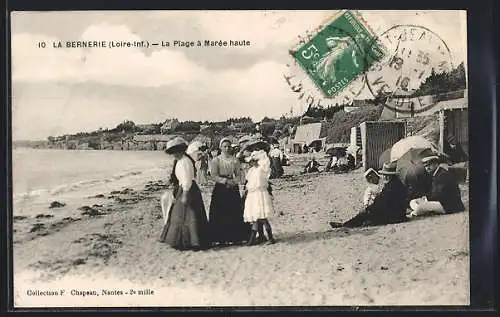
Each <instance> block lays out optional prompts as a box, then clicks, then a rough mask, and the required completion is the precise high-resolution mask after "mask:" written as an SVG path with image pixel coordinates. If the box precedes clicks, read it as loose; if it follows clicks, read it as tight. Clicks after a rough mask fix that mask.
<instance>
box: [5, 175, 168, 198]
mask: <svg viewBox="0 0 500 317" xmlns="http://www.w3.org/2000/svg"><path fill="white" fill-rule="evenodd" d="M157 170H159V169H158V168H153V169H151V170H148V171H128V172H121V173H119V174H115V175H112V176H110V177H106V178H100V179H88V180H82V181H78V182H75V183H70V184H62V185H59V186H57V187H55V188H51V189H47V188H41V189H35V190H32V191H29V192H24V193H18V194H14V195H13V198H14V199H27V198H33V197H39V196H44V195H49V196H53V195H60V194H64V193H70V192H75V191H77V190H79V189H81V188H82V187H88V186H95V185H101V184H105V183H112V182H115V181H118V180H121V179H124V178H126V177H131V176H137V175H141V174H144V173H146V172H155V171H157Z"/></svg>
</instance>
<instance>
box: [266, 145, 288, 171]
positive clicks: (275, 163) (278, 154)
mask: <svg viewBox="0 0 500 317" xmlns="http://www.w3.org/2000/svg"><path fill="white" fill-rule="evenodd" d="M269 157H270V159H271V179H274V178H280V177H281V176H283V174H284V170H283V166H282V162H283V152H282V151H281V150H280V146H279V144H273V146H272V149H271V150H270V151H269Z"/></svg>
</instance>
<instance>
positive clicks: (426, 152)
mask: <svg viewBox="0 0 500 317" xmlns="http://www.w3.org/2000/svg"><path fill="white" fill-rule="evenodd" d="M432 155H434V152H433V151H432V150H431V149H410V150H408V151H407V152H406V153H404V154H403V155H402V156H401V157H400V158H399V159H398V160H397V172H398V176H399V178H400V179H401V182H403V184H404V185H405V186H406V188H407V189H408V198H409V199H414V198H418V197H422V196H424V195H426V194H427V192H428V189H429V188H430V185H431V183H430V182H431V181H432V179H431V177H430V175H428V174H427V172H426V171H425V168H424V166H423V164H422V162H421V160H422V159H423V158H424V157H427V156H432Z"/></svg>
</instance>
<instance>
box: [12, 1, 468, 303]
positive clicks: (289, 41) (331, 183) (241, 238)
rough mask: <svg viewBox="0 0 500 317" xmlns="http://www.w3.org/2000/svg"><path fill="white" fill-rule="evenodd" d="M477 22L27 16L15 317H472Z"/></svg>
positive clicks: (19, 85) (18, 44) (367, 14)
mask: <svg viewBox="0 0 500 317" xmlns="http://www.w3.org/2000/svg"><path fill="white" fill-rule="evenodd" d="M466 16H467V15H466V12H465V11H458V10H456V11H450V10H447V11H407V10H405V11H397V10H386V11H380V10H377V11H358V10H329V11H78V12H77V11H75V12H71V11H66V12H62V11H60V12H12V13H11V53H12V55H11V56H12V107H11V110H12V139H13V143H12V146H13V149H12V169H13V176H12V186H13V197H12V199H13V210H12V215H11V217H12V228H11V229H12V237H13V241H12V248H13V272H12V273H13V279H14V285H13V291H14V307H15V308H32V307H140V306H147V307H151V306H154V307H196V306H198V307H208V306H231V307H236V306H237V307H252V306H387V305H390V306H399V305H412V306H415V305H440V306H442V305H468V304H469V301H470V296H469V185H470V184H469V177H468V166H469V164H468V162H469V156H468V152H469V134H468V93H467V92H468V85H467V27H466V26H467V19H466Z"/></svg>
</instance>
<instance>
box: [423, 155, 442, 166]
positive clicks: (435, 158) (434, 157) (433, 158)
mask: <svg viewBox="0 0 500 317" xmlns="http://www.w3.org/2000/svg"><path fill="white" fill-rule="evenodd" d="M434 161H439V156H437V155H432V156H428V157H424V158H423V159H422V160H421V162H422V164H424V165H425V164H428V163H431V162H434Z"/></svg>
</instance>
